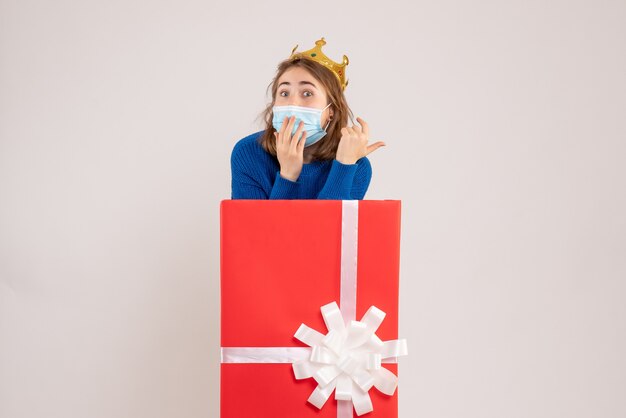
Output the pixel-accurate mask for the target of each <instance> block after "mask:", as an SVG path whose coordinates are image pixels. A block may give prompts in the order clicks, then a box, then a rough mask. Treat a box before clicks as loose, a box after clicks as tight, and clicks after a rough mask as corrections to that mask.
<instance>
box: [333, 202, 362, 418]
mask: <svg viewBox="0 0 626 418" xmlns="http://www.w3.org/2000/svg"><path fill="white" fill-rule="evenodd" d="M358 243H359V201H358V200H342V201H341V294H340V299H339V307H340V308H341V313H342V314H343V321H344V322H345V324H346V326H347V325H349V324H350V321H355V320H356V291H357V281H356V277H357V270H356V269H357V255H358V248H359V247H358ZM352 408H353V407H352V400H339V399H338V400H337V418H352V416H353V415H352Z"/></svg>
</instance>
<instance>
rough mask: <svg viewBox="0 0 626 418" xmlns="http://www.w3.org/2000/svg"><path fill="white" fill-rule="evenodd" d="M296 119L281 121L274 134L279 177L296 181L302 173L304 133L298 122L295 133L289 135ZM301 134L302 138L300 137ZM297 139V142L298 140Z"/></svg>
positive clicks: (301, 125) (302, 125) (302, 124)
mask: <svg viewBox="0 0 626 418" xmlns="http://www.w3.org/2000/svg"><path fill="white" fill-rule="evenodd" d="M295 121H296V117H295V116H292V117H290V118H289V119H287V118H285V119H284V120H283V123H282V126H281V127H280V131H279V132H274V136H275V137H276V156H277V158H278V162H279V164H280V175H281V176H282V177H284V178H286V179H287V180H291V181H296V180H298V177H299V176H300V172H301V171H302V164H303V162H304V143H305V139H306V131H303V128H304V123H302V122H300V124H299V125H298V129H297V130H296V133H295V134H293V136H292V135H291V132H292V131H293V125H294V123H295ZM300 134H302V136H300ZM298 139H299V140H298Z"/></svg>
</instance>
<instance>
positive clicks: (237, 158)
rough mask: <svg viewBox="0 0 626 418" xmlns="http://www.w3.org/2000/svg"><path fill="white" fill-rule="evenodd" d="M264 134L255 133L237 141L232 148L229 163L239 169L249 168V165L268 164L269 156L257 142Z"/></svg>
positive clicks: (260, 132)
mask: <svg viewBox="0 0 626 418" xmlns="http://www.w3.org/2000/svg"><path fill="white" fill-rule="evenodd" d="M264 132H265V131H259V132H255V133H253V134H250V135H248V136H246V137H243V138H241V139H239V140H238V141H237V142H236V143H235V146H234V147H233V151H232V153H231V156H230V161H231V163H232V164H233V165H236V166H241V167H243V166H249V165H250V164H253V165H259V164H260V165H262V166H265V165H268V164H270V160H271V158H270V157H271V156H270V154H269V153H268V152H267V151H265V149H264V148H263V146H262V145H261V143H260V142H259V140H260V138H261V135H263V133H264Z"/></svg>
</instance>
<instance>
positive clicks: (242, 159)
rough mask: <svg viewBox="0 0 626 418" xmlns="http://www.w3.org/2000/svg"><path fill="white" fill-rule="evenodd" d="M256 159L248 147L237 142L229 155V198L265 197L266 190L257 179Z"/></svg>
mask: <svg viewBox="0 0 626 418" xmlns="http://www.w3.org/2000/svg"><path fill="white" fill-rule="evenodd" d="M256 164H258V162H256V159H255V158H254V155H253V153H252V152H251V151H250V148H249V147H246V146H245V145H244V144H243V143H242V142H239V143H237V144H236V145H235V147H234V148H233V151H232V153H231V156H230V171H231V195H230V197H231V199H267V198H268V196H267V191H266V190H265V188H264V187H263V185H262V184H261V182H260V181H259V175H258V173H257V172H256V171H257V170H256Z"/></svg>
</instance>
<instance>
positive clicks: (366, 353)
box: [221, 200, 407, 418]
mask: <svg viewBox="0 0 626 418" xmlns="http://www.w3.org/2000/svg"><path fill="white" fill-rule="evenodd" d="M358 202H359V201H358V200H343V201H342V216H341V220H342V221H341V294H340V303H341V310H339V306H337V303H336V302H331V303H329V304H327V305H324V306H322V308H321V310H322V316H323V318H324V323H325V324H326V328H327V329H328V333H327V334H326V335H324V334H322V333H320V332H318V331H316V330H314V329H311V328H309V327H307V326H306V325H305V324H302V325H300V328H298V330H297V331H296V333H295V337H296V338H297V339H299V340H300V341H302V342H303V343H305V344H306V345H308V346H309V347H310V348H309V347H222V348H221V362H222V363H292V364H293V365H292V367H293V371H294V375H295V376H296V379H306V378H311V377H312V378H313V379H315V381H316V382H317V383H318V386H317V387H316V388H315V390H314V391H313V393H311V396H310V397H309V399H308V401H309V402H310V403H312V404H313V405H315V406H316V407H317V408H320V409H321V408H322V407H323V406H324V404H325V403H326V401H327V400H328V398H330V395H332V393H333V391H334V392H335V399H336V400H337V418H352V407H353V406H354V409H355V411H356V413H357V415H359V416H360V415H363V414H365V413H368V412H371V411H373V407H372V401H371V398H370V396H369V393H368V392H369V390H370V389H371V388H372V387H375V388H376V389H378V390H379V391H381V392H382V393H384V394H386V395H389V396H391V395H393V393H394V392H395V390H396V387H397V385H398V378H397V376H396V375H394V374H393V373H392V372H391V371H389V370H387V369H386V368H384V367H382V366H381V363H396V362H397V358H398V357H400V356H404V355H406V354H407V344H406V340H392V341H384V342H383V341H381V340H380V338H378V337H377V336H376V330H377V329H378V327H379V326H380V324H381V322H382V321H383V319H384V317H385V313H384V312H383V311H381V310H380V309H378V308H376V307H375V306H372V307H370V308H369V309H368V311H367V312H366V313H365V315H363V318H361V321H356V320H355V319H356V296H357V252H358V225H359V221H358V208H359V206H358Z"/></svg>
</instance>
